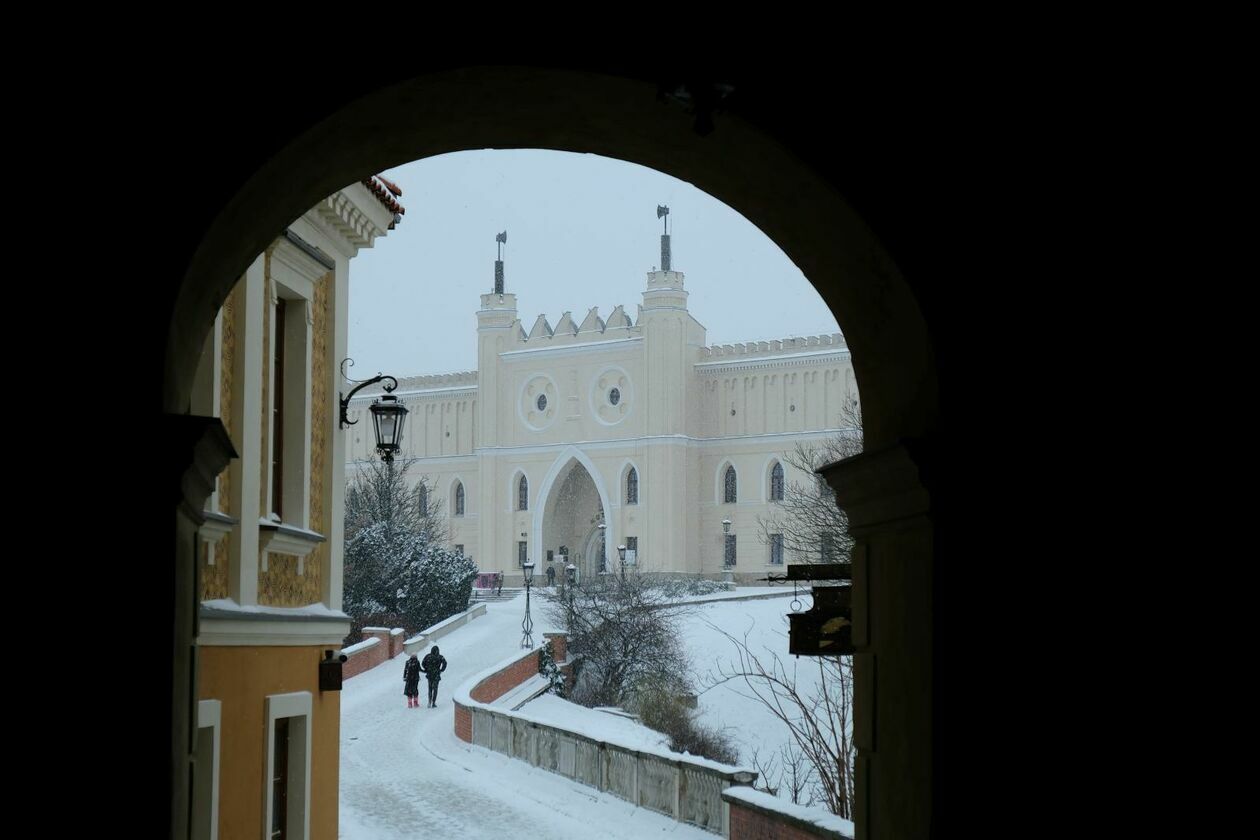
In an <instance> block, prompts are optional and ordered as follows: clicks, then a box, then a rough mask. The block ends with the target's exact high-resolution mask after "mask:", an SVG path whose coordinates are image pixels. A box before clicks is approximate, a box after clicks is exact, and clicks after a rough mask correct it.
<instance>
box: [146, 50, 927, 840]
mask: <svg viewBox="0 0 1260 840" xmlns="http://www.w3.org/2000/svg"><path fill="white" fill-rule="evenodd" d="M249 72H250V74H251V75H250V77H249V78H248V80H246V79H239V80H237V82H239V86H235V84H234V83H233V82H230V81H224V80H223V79H220V80H219V81H218V82H216V83H215V84H214V86H213V87H212V88H211V90H210V96H209V97H208V98H207V97H205V96H199V91H198V90H197V89H196V88H194V89H193V90H191V91H190V92H189V93H188V100H189V102H190V103H196V107H193V106H192V105H190V106H189V107H188V108H187V109H183V110H181V109H180V108H175V109H174V110H173V111H171V110H169V109H168V110H164V111H163V117H164V118H165V119H166V120H167V124H166V126H167V130H168V131H169V130H171V126H172V125H173V130H175V131H180V130H184V131H186V132H188V133H196V132H198V131H201V132H202V133H203V134H204V136H202V137H201V138H200V140H201V141H202V142H203V143H205V144H206V145H207V146H208V148H207V155H206V158H205V159H203V160H199V161H196V162H189V163H188V165H187V166H188V168H187V169H186V170H185V171H184V172H183V173H181V175H182V177H181V180H180V182H179V188H180V192H179V195H178V206H179V207H180V209H181V211H182V212H181V213H179V214H171V215H170V216H168V217H167V223H168V226H169V227H173V228H176V229H175V230H174V231H172V232H171V234H170V238H169V240H168V241H166V242H165V243H164V248H165V253H164V254H163V255H162V256H163V258H164V259H162V260H159V261H157V262H158V263H159V266H158V268H159V269H160V270H158V271H155V272H154V275H155V281H159V282H155V283H154V289H155V292H154V293H155V294H156V295H157V296H158V299H160V300H162V301H163V302H164V303H163V308H162V310H161V311H162V313H163V317H162V318H161V319H159V320H160V324H161V329H162V336H161V339H160V341H159V342H155V345H156V344H158V343H160V344H161V345H162V348H163V349H162V352H161V353H160V354H158V353H150V354H149V355H146V356H145V357H144V358H145V359H146V360H147V359H153V358H158V357H160V358H161V359H162V364H163V370H162V374H161V375H162V383H163V385H162V410H163V411H164V412H165V413H167V414H182V413H186V412H187V411H188V407H189V394H190V392H191V384H192V379H193V372H194V370H195V366H196V362H197V359H198V356H199V353H200V350H201V347H202V342H203V340H204V337H205V335H206V333H207V331H208V330H209V329H210V326H211V323H212V320H213V317H214V313H215V311H216V310H217V308H218V306H219V305H220V304H221V303H222V301H223V299H224V298H225V296H226V295H227V293H228V292H229V290H230V289H231V287H232V285H233V283H234V282H235V280H236V278H237V277H238V276H239V275H240V273H241V271H242V270H243V269H244V267H245V266H246V265H247V264H248V262H249V261H250V260H251V259H252V258H253V256H254V255H256V254H257V253H259V252H260V251H262V250H263V248H264V247H265V246H266V245H267V244H268V243H269V242H270V241H271V239H272V238H273V237H274V236H275V234H276V232H277V231H279V230H282V229H283V227H284V226H285V225H286V224H288V223H289V222H290V221H292V219H294V218H296V217H297V216H298V215H300V214H301V213H302V212H304V211H305V210H306V209H307V208H309V207H310V206H312V205H314V204H315V203H316V202H317V201H319V200H320V199H321V198H323V197H324V196H326V195H328V194H330V193H332V192H333V191H334V190H336V189H338V188H340V187H342V186H344V185H346V184H347V183H351V182H354V181H356V180H359V179H360V178H362V177H364V176H366V175H368V174H370V173H372V172H376V171H380V170H382V169H385V168H388V167H391V166H394V165H398V164H401V163H404V162H406V161H409V160H414V159H417V158H420V157H426V156H429V155H435V154H441V153H444V152H451V151H459V150H465V149H475V148H487V147H498V148H547V149H558V150H565V151H575V152H592V153H597V154H602V155H606V156H609V157H614V158H619V159H622V160H628V161H632V162H635V163H639V164H642V165H644V166H649V167H652V168H654V169H657V170H660V171H662V172H666V173H668V174H671V175H674V176H675V177H678V178H681V179H684V180H687V181H689V182H691V183H693V184H694V185H696V186H697V187H698V188H700V189H702V190H704V191H706V192H708V193H709V194H711V195H713V196H715V197H716V198H718V199H720V200H722V201H724V202H725V203H727V204H728V205H730V206H731V207H733V208H734V209H736V210H737V211H739V212H740V213H742V214H743V215H744V216H745V217H747V218H748V219H749V220H750V221H752V222H753V223H754V224H756V225H757V226H758V227H759V228H760V229H761V230H762V231H764V232H765V233H766V234H767V235H768V236H770V237H771V238H772V239H773V240H774V241H775V242H776V243H777V244H778V245H779V246H780V247H781V248H783V250H784V251H785V252H786V253H787V254H788V256H789V257H790V258H791V259H792V260H793V261H794V262H795V263H796V264H797V265H798V266H799V267H800V268H801V269H802V271H803V272H804V274H805V276H806V277H808V278H809V279H810V280H811V282H813V283H814V284H815V286H816V287H817V288H818V290H819V292H820V294H821V295H822V297H823V299H824V300H825V301H826V302H827V304H828V306H829V307H831V309H832V311H833V312H834V313H835V315H836V318H837V321H838V322H839V324H840V326H841V328H842V330H843V331H844V333H845V336H846V338H847V340H848V343H849V346H850V348H851V349H852V351H853V364H854V369H855V373H856V376H857V380H858V385H859V387H860V388H861V391H862V394H863V402H864V405H863V413H864V419H865V422H866V440H867V445H868V447H869V449H870V450H871V457H869V458H866V459H865V460H864V461H862V462H861V463H860V464H857V465H851V466H850V467H848V468H846V469H844V470H841V471H839V472H837V473H834V474H833V475H831V476H829V477H830V478H832V479H833V481H840V482H841V483H844V481H845V478H844V477H841V476H840V473H844V476H846V477H847V480H848V484H846V485H845V489H844V491H843V492H842V493H841V494H840V495H841V498H842V499H846V494H847V499H848V500H847V501H846V502H845V503H846V505H848V504H852V505H854V506H855V510H857V509H858V508H860V510H858V511H857V514H856V515H855V516H853V518H854V522H855V523H857V524H858V525H859V527H860V528H861V529H862V535H861V539H860V541H859V542H860V544H861V550H862V552H863V555H862V557H860V558H859V557H856V556H855V562H858V563H859V568H860V570H861V571H860V572H859V571H857V570H855V586H856V587H857V591H856V592H855V596H854V605H855V607H854V610H855V612H854V618H855V625H858V626H859V627H860V628H861V636H860V638H862V639H865V641H866V644H865V645H862V648H863V651H864V652H863V656H864V657H865V659H864V660H863V663H864V664H863V665H862V668H863V671H862V673H864V674H866V675H867V676H864V677H859V680H860V681H861V680H865V681H866V683H865V685H864V686H860V688H861V689H862V690H861V691H860V692H859V703H858V709H857V715H858V716H859V719H858V721H857V723H858V738H859V745H860V747H861V749H862V751H863V758H862V764H861V766H860V768H859V772H860V777H859V784H860V788H861V790H860V793H859V800H860V801H859V803H858V814H859V820H858V830H859V833H860V834H859V836H876V835H878V836H880V837H890V836H897V837H903V836H904V837H911V836H915V837H918V836H926V835H927V834H928V831H929V827H930V826H932V824H933V815H934V800H935V799H936V797H937V795H938V791H939V785H940V782H941V774H940V773H939V772H938V773H935V774H934V773H933V767H934V765H935V763H936V762H937V761H939V759H940V749H939V745H938V739H939V735H940V729H939V726H938V725H937V722H936V706H935V705H934V700H933V687H934V685H935V682H934V677H935V674H936V673H937V672H935V671H934V670H933V664H934V662H939V652H938V649H937V645H939V639H940V633H939V610H938V609H936V607H937V602H938V600H939V585H940V584H939V577H937V576H935V575H934V574H933V569H934V559H935V558H936V553H937V551H938V545H937V540H936V537H935V535H936V533H937V532H938V530H939V526H940V522H941V517H942V509H941V507H940V506H939V505H936V504H935V503H934V502H935V499H936V498H938V497H939V496H940V495H941V489H940V482H941V478H940V476H941V472H942V471H941V469H940V459H939V457H938V452H937V449H936V447H937V446H938V444H937V443H936V441H937V440H938V439H939V425H940V416H939V388H940V385H939V378H938V361H937V358H936V355H935V354H936V352H937V349H939V348H938V347H935V346H934V345H936V344H938V342H935V341H934V339H935V338H936V336H934V335H933V333H932V332H931V331H930V330H929V323H928V321H927V320H926V319H925V317H924V311H925V308H926V309H927V311H929V312H930V311H931V309H932V305H937V306H939V301H940V297H939V296H940V295H941V294H942V292H940V291H939V288H940V287H939V285H938V281H939V278H937V277H934V276H932V273H931V271H921V273H920V274H919V275H918V277H917V281H916V283H915V284H914V285H913V287H912V286H911V284H910V283H909V282H908V281H907V279H906V278H905V277H903V275H902V273H901V270H900V269H901V268H905V267H907V266H909V265H913V264H914V263H913V260H910V261H909V262H907V261H905V260H902V259H901V257H900V255H901V254H909V255H916V254H919V253H922V251H921V250H916V249H926V247H927V246H926V245H925V244H924V243H923V242H922V240H916V236H919V235H920V234H924V231H925V227H926V226H925V225H922V224H920V225H918V226H916V224H915V223H914V221H913V220H912V221H910V222H906V221H905V220H906V218H907V212H908V211H904V210H902V211H901V213H900V215H899V214H898V213H899V211H898V205H897V201H898V199H899V198H901V197H904V196H906V195H907V194H910V195H913V194H914V193H915V189H916V187H909V188H908V187H907V181H908V180H909V179H912V178H913V177H914V173H915V160H916V159H915V158H914V157H913V156H912V153H913V152H914V151H915V149H914V147H913V144H912V143H910V142H909V141H908V140H907V139H906V138H907V137H909V136H911V135H910V134H908V133H907V132H905V128H906V125H905V124H906V118H905V117H904V113H906V109H907V108H908V104H907V103H906V102H905V101H904V100H896V101H894V100H891V99H890V100H889V102H888V103H887V104H889V106H890V107H888V108H882V109H879V110H878V113H872V112H870V111H869V110H864V109H863V105H864V104H866V103H865V100H863V99H862V97H861V96H860V94H861V91H860V90H858V89H857V87H856V86H853V89H852V90H842V86H841V87H834V88H833V87H831V86H832V85H838V84H839V80H837V79H833V78H831V77H830V76H829V75H827V71H826V70H825V69H824V70H823V71H822V72H823V74H824V75H823V76H822V78H823V79H824V82H823V83H816V84H809V83H802V76H801V75H800V73H799V71H795V72H783V71H769V70H758V71H755V72H753V73H751V74H749V73H747V72H746V71H739V72H737V73H736V74H735V75H736V76H737V77H739V78H742V81H741V82H739V83H738V84H736V85H735V87H736V90H737V91H738V92H739V95H738V96H735V97H734V98H733V99H732V100H731V102H730V103H729V105H728V106H727V107H726V109H725V110H724V111H721V112H718V113H715V114H713V115H712V120H713V124H714V126H715V129H714V130H713V131H712V132H711V133H707V134H701V133H698V132H697V131H696V126H697V115H696V114H695V113H689V112H688V107H689V106H688V105H687V104H686V102H687V101H690V103H691V106H692V107H694V106H695V103H696V102H697V101H701V102H703V101H704V100H705V99H706V97H707V96H708V94H707V93H705V91H707V90H709V87H708V86H707V85H708V82H707V81H705V80H703V79H702V80H699V81H692V82H688V83H687V84H689V85H690V89H691V90H694V91H696V92H697V95H694V96H691V97H690V99H689V100H688V99H687V98H686V97H683V98H682V100H681V102H682V104H680V100H679V98H678V97H676V96H664V97H661V96H659V95H658V93H659V92H660V91H661V90H669V91H674V90H677V87H676V85H675V83H674V82H669V83H667V84H664V85H660V84H658V83H657V74H656V73H655V71H653V70H650V69H644V68H637V69H630V70H627V69H625V68H619V72H618V73H617V74H604V73H598V72H591V71H588V70H583V69H555V68H546V69H542V68H522V67H516V68H504V67H496V68H472V69H441V70H436V71H434V72H432V73H428V74H426V75H423V76H420V77H416V78H412V79H408V80H405V81H399V82H397V83H396V84H393V85H391V86H388V87H384V86H381V87H376V86H374V85H370V84H366V83H361V82H350V81H348V80H347V81H342V82H331V83H330V85H331V86H330V87H327V88H323V89H320V88H319V86H318V84H311V85H304V86H302V87H301V88H300V89H299V88H297V87H292V88H290V87H287V86H286V84H285V81H286V79H287V77H286V76H284V75H282V74H280V73H277V74H275V75H274V76H273V77H267V76H266V75H264V74H263V73H262V71H260V70H259V68H258V67H257V66H251V67H250V68H249ZM814 72H818V70H817V69H815V70H814ZM740 73H743V75H742V76H740ZM713 78H716V76H713V75H712V74H709V75H708V79H709V80H712V79H713ZM806 78H809V77H806ZM741 85H742V86H741ZM307 88H313V90H307ZM286 93H287V94H288V97H287V98H286V96H285V95H284V94H286ZM845 93H848V94H852V95H851V96H847V97H846V96H844V95H842V94H845ZM216 94H217V95H216ZM700 110H701V111H704V110H705V109H704V108H703V107H702V108H701V109H700ZM820 111H821V113H819V112H820ZM702 116H703V115H702ZM846 116H847V117H852V119H851V120H850V121H849V123H848V124H847V129H846V130H844V131H841V132H839V133H836V132H835V130H834V129H835V125H836V118H837V117H846ZM842 122H843V121H842ZM198 165H200V168H198ZM919 165H920V166H923V164H919ZM907 168H908V169H907ZM194 170H195V171H194ZM907 172H908V173H909V174H907ZM918 189H920V190H926V189H927V188H926V187H918ZM842 193H843V194H844V195H845V196H847V197H849V198H850V199H851V200H853V201H855V202H856V203H857V204H858V206H859V207H860V208H862V210H863V216H864V217H865V218H866V220H867V221H871V222H873V223H875V224H876V225H877V226H880V225H881V223H882V228H881V230H882V231H889V232H890V235H888V236H885V237H884V239H886V240H887V241H890V242H892V243H893V245H894V253H893V255H890V253H889V252H888V250H887V249H886V248H885V246H884V244H882V242H881V240H880V239H879V238H877V237H876V236H875V234H874V233H873V232H872V230H871V228H870V227H868V225H867V223H866V222H865V221H864V220H863V218H862V217H859V214H858V213H857V212H855V210H854V207H853V205H852V204H850V203H849V202H848V201H846V200H845V198H843V197H842ZM890 219H891V220H892V223H890V222H889V220H890ZM897 220H901V221H902V222H903V224H901V225H900V226H899V225H898V224H897ZM174 222H178V224H174ZM897 244H900V245H901V246H902V248H901V250H900V251H898V250H896V247H895V246H896V245H897ZM894 255H896V256H898V259H897V260H894V259H893V256H894ZM926 264H927V265H928V266H930V265H931V263H930V261H929V262H927V263H926ZM922 265H924V263H923V262H920V263H919V266H920V267H921V266H922ZM934 302H935V304H934ZM167 303H168V304H169V305H166V304H167ZM942 322H943V318H941V317H938V318H937V319H936V321H935V324H934V325H935V327H936V329H937V330H938V332H939V330H941V329H942ZM151 349H153V346H152V345H151ZM171 457H172V460H177V459H178V458H177V456H175V455H172V456H171ZM178 457H183V455H182V454H181V455H180V456H178ZM185 460H186V459H185ZM925 476H930V477H931V478H932V483H931V484H928V482H927V481H926V480H925V478H924V477H925ZM890 500H893V502H895V503H893V502H890ZM167 510H168V511H169V508H167ZM851 515H853V514H851ZM177 544H178V545H182V543H180V542H179V539H178V537H177ZM165 550H166V552H169V551H170V544H169V542H168V543H167V545H166V549H165ZM177 558H178V559H177V563H184V562H189V558H188V556H187V555H186V552H185V550H184V548H180V549H179V551H178V552H177ZM193 610H194V605H192V604H187V603H183V602H180V603H176V604H175V605H173V611H174V615H173V619H174V624H175V625H176V626H182V624H187V623H188V622H189V619H188V615H189V613H190V611H193ZM190 626H191V625H190ZM856 638H859V631H858V630H856V629H855V639H856ZM184 649H185V648H184V647H182V646H181V644H180V639H179V637H178V634H177V638H176V647H175V650H176V657H175V663H174V668H173V670H172V671H171V672H170V673H171V677H172V680H171V683H170V684H171V685H173V686H174V687H175V688H174V697H173V701H174V702H173V704H172V705H170V706H168V709H173V710H174V711H173V712H172V714H174V715H175V717H176V719H177V720H178V718H179V717H180V715H181V714H182V713H183V712H182V711H181V710H183V709H186V708H187V707H188V697H187V691H188V686H189V684H190V681H189V680H188V676H187V674H188V671H189V669H190V668H191V663H190V662H188V661H184V660H183V659H182V656H183V654H181V652H180V651H182V650H184ZM876 660H878V666H879V667H878V670H876V669H875V667H874V665H875V662H876ZM876 675H877V678H878V683H876ZM863 704H866V706H863ZM871 704H873V708H872V707H871ZM172 728H173V731H174V732H176V733H178V732H179V731H180V727H179V726H178V725H175V726H173V727H172ZM868 728H869V729H868ZM178 741H179V738H178V737H177V738H176V743H175V751H176V753H178V752H179V749H180V747H179V743H178ZM175 790H176V791H177V792H176V794H175V795H174V797H173V801H174V802H175V804H176V810H177V811H178V810H179V808H180V807H181V805H180V803H181V801H182V800H181V798H180V797H181V796H182V795H183V794H182V793H179V791H180V784H179V782H178V773H177V776H176V782H175ZM936 829H939V825H937V826H936Z"/></svg>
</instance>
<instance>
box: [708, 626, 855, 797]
mask: <svg viewBox="0 0 1260 840" xmlns="http://www.w3.org/2000/svg"><path fill="white" fill-rule="evenodd" d="M714 629H716V630H718V631H719V632H721V633H722V635H724V636H726V638H727V639H729V640H730V641H731V643H732V645H733V648H734V650H735V652H736V659H735V660H734V661H730V662H727V663H726V664H724V665H719V667H718V670H717V672H716V674H711V675H710V677H709V679H708V680H707V683H708V687H707V688H706V690H708V688H712V687H714V686H717V685H721V684H723V683H728V682H733V683H735V684H737V685H739V686H741V688H738V689H736V690H737V691H738V693H740V694H741V695H743V696H745V697H749V698H751V699H754V700H757V701H758V702H759V703H761V704H762V705H763V706H764V707H765V708H766V709H768V710H769V711H770V712H771V713H773V714H774V716H775V717H777V718H778V719H779V720H780V721H782V722H783V724H784V725H785V726H786V727H787V729H788V732H789V733H790V735H791V742H790V743H791V744H793V745H794V749H793V752H795V753H799V755H800V756H801V758H802V759H803V762H801V761H798V760H796V759H794V758H792V757H791V754H788V755H785V756H781V758H782V760H783V762H784V764H783V769H782V770H781V771H780V774H781V775H782V774H783V773H784V772H786V774H787V775H788V776H789V778H788V780H787V783H788V787H789V789H790V791H791V793H792V800H793V801H794V802H798V803H799V802H800V799H801V797H802V796H805V795H808V796H810V797H812V798H813V799H814V800H815V801H818V802H821V803H823V804H824V805H826V807H827V808H828V809H829V810H830V811H831V812H832V813H833V814H837V815H839V816H841V817H844V818H845V819H853V768H854V763H855V759H856V757H857V752H856V748H855V747H854V746H853V716H852V713H853V660H852V657H841V656H819V657H810V658H808V659H807V660H806V662H808V664H807V665H805V666H804V667H803V668H801V669H800V670H799V671H798V669H797V667H795V666H792V665H789V664H788V663H786V662H784V661H783V659H782V658H781V657H780V656H779V654H778V653H776V652H774V651H772V650H769V649H765V650H764V651H763V652H762V653H760V654H759V653H756V652H754V651H753V650H752V649H751V648H750V647H749V645H748V634H747V633H745V634H744V636H743V638H737V637H735V636H733V635H731V634H730V633H728V632H726V630H724V629H722V628H720V627H714ZM815 668H816V669H817V671H816V672H814V670H813V669H815ZM815 673H816V679H812V680H811V679H808V678H807V677H808V676H812V675H814V674H815ZM803 763H807V764H808V771H807V770H806V769H805V767H803V766H802V764H803ZM780 786H781V785H780Z"/></svg>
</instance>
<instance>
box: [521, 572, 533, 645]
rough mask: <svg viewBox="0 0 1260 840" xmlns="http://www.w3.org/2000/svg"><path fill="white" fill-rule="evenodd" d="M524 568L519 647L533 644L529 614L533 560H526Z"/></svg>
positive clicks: (531, 622)
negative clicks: (523, 604) (523, 607)
mask: <svg viewBox="0 0 1260 840" xmlns="http://www.w3.org/2000/svg"><path fill="white" fill-rule="evenodd" d="M522 568H524V569H525V620H524V621H522V622H521V647H523V648H532V647H533V646H534V620H533V619H532V618H531V617H530V615H529V587H530V584H532V583H533V582H534V561H533V560H526V561H525V563H524V564H523V566H522Z"/></svg>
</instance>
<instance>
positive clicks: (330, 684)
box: [319, 650, 349, 691]
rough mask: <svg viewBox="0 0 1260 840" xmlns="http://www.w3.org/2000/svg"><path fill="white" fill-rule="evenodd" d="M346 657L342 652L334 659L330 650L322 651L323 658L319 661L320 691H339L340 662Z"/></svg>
mask: <svg viewBox="0 0 1260 840" xmlns="http://www.w3.org/2000/svg"><path fill="white" fill-rule="evenodd" d="M348 658H349V657H348V656H346V655H345V654H344V653H343V654H341V655H340V656H339V657H337V658H336V659H334V658H333V652H332V651H331V650H326V651H324V659H323V661H322V662H320V663H319V690H320V691H341V663H343V662H345V661H346V660H347V659H348Z"/></svg>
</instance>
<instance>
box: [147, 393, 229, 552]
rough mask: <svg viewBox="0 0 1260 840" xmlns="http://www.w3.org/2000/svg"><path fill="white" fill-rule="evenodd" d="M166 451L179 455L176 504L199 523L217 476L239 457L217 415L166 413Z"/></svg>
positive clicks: (177, 459)
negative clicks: (199, 415) (198, 415)
mask: <svg viewBox="0 0 1260 840" xmlns="http://www.w3.org/2000/svg"><path fill="white" fill-rule="evenodd" d="M163 433H164V437H165V438H166V451H168V452H174V453H176V455H177V458H176V459H174V461H173V463H175V464H176V471H177V473H178V475H177V481H178V487H179V497H178V499H177V504H178V505H179V506H180V507H181V508H182V509H183V510H184V512H185V513H187V514H188V516H189V518H190V519H192V520H193V522H195V523H196V524H197V525H198V527H200V526H201V524H202V523H203V522H204V521H205V513H206V512H205V511H204V510H203V508H204V507H205V502H206V499H207V498H208V497H209V496H210V494H211V492H213V491H214V479H215V477H216V476H217V475H218V474H219V473H220V472H222V471H223V470H224V468H226V467H227V465H228V462H229V461H230V460H231V459H233V458H237V457H239V456H238V455H237V454H236V449H235V448H233V446H232V440H231V438H229V437H228V433H227V429H225V428H224V427H223V421H221V420H220V419H219V418H218V417H197V416H194V415H190V414H167V415H164V427H163Z"/></svg>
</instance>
